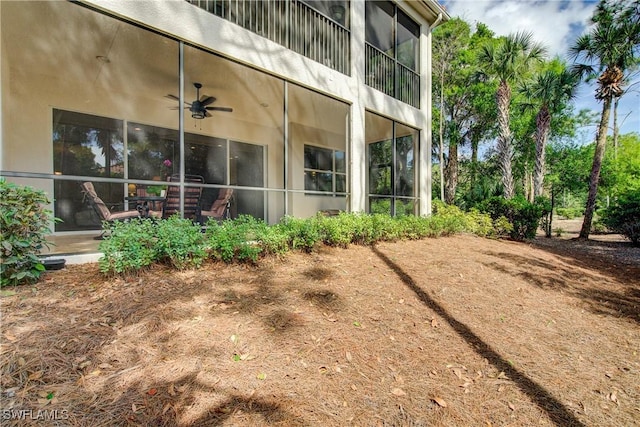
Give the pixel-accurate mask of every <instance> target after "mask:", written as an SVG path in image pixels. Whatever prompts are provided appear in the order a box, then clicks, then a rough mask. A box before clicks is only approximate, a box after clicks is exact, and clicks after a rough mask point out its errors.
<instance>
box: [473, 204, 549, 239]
mask: <svg viewBox="0 0 640 427" xmlns="http://www.w3.org/2000/svg"><path fill="white" fill-rule="evenodd" d="M544 208H545V205H544V201H540V202H538V203H536V204H534V203H530V202H528V201H527V200H526V199H524V198H523V197H521V196H516V197H514V198H512V199H505V198H503V197H492V198H490V199H487V200H485V201H484V202H482V203H481V204H480V205H478V209H479V210H480V211H481V212H485V213H487V214H489V215H490V216H491V219H492V220H494V221H496V220H499V219H500V217H505V218H506V219H507V220H508V221H509V223H510V224H511V227H509V228H511V232H510V233H509V236H510V237H511V238H512V239H515V240H524V239H532V238H534V237H535V236H536V231H537V230H538V224H539V222H540V218H541V217H542V215H543V214H544Z"/></svg>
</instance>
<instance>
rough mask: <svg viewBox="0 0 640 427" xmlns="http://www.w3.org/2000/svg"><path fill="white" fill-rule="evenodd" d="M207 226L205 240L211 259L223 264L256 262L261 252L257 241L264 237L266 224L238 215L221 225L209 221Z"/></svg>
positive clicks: (248, 216)
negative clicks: (220, 261)
mask: <svg viewBox="0 0 640 427" xmlns="http://www.w3.org/2000/svg"><path fill="white" fill-rule="evenodd" d="M207 225H208V227H207V231H206V239H207V242H208V244H209V247H210V250H211V256H212V257H213V258H215V259H219V260H222V261H224V262H233V261H234V260H235V261H251V262H256V261H257V260H258V257H259V256H260V254H261V253H262V251H263V248H262V246H261V245H260V242H259V240H258V239H259V237H260V236H261V235H262V236H265V235H266V232H264V228H265V226H266V224H264V223H263V222H262V221H260V220H258V219H256V218H254V217H252V216H250V215H240V216H239V217H238V218H236V219H233V220H228V221H223V222H222V224H218V223H217V222H216V221H215V220H210V221H209V222H208V223H207ZM261 232H262V234H261Z"/></svg>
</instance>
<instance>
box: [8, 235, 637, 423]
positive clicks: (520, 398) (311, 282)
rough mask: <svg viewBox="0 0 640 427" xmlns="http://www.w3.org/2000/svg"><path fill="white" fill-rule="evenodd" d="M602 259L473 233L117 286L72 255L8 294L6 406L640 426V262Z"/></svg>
mask: <svg viewBox="0 0 640 427" xmlns="http://www.w3.org/2000/svg"><path fill="white" fill-rule="evenodd" d="M587 255H588V253H587ZM587 255H585V254H582V253H576V252H570V251H565V252H562V251H561V249H557V248H555V250H554V251H552V250H551V248H541V247H536V246H532V245H530V244H526V243H513V242H502V241H492V240H487V239H480V238H474V237H470V236H458V237H450V238H442V239H430V240H423V241H414V242H399V243H385V244H381V245H378V246H377V247H375V248H369V247H350V248H349V249H328V248H322V249H321V250H320V251H319V252H316V253H314V254H310V255H305V254H290V255H287V256H286V257H285V258H283V259H267V260H263V261H262V262H261V263H260V265H259V266H256V267H252V266H244V265H232V266H228V265H222V264H209V265H207V266H206V267H205V268H203V269H201V270H197V271H188V272H174V271H170V270H168V269H165V268H161V267H157V268H153V269H152V270H150V271H148V272H145V273H143V274H140V275H139V276H137V277H134V278H127V279H115V280H104V279H103V278H102V277H101V276H100V275H99V274H98V272H97V266H96V265H84V266H73V267H69V268H67V269H65V270H62V271H60V272H55V273H50V274H47V277H46V279H45V280H44V281H43V282H41V283H40V284H38V285H37V286H33V287H21V288H16V289H9V291H13V292H15V294H12V295H7V294H6V293H5V296H3V297H2V298H1V300H0V303H1V309H2V337H1V339H2V349H1V352H0V367H1V374H2V377H1V378H2V385H1V387H2V390H1V391H2V395H1V399H2V400H1V404H2V408H3V409H5V411H6V409H8V408H13V409H14V410H16V411H17V410H33V412H32V414H37V412H36V411H37V410H38V409H41V410H42V409H47V410H53V409H57V410H58V411H59V412H58V415H60V416H62V417H64V419H63V420H60V423H61V425H70V426H92V427H96V426H113V425H141V426H149V425H158V426H177V425H179V426H196V425H202V426H211V425H243V426H246V425H256V426H262V425H283V426H284V425H286V426H291V425H293V426H295V425H301V426H311V425H314V426H315V425H317V426H332V425H333V426H343V425H357V426H370V425H371V426H378V425H379V426H470V425H483V426H502V425H513V426H515V425H518V426H525V425H526V426H529V425H562V426H570V425H576V426H580V425H585V426H621V425H625V426H632V425H638V424H639V423H638V420H639V419H640V389H639V388H638V384H640V328H639V326H640V314H638V313H639V311H640V268H638V266H637V265H635V267H634V266H633V265H631V266H629V265H626V264H625V266H624V268H618V269H616V270H615V271H612V270H611V269H610V268H608V266H607V265H606V264H603V263H602V258H601V257H600V258H599V260H594V259H591V260H590V259H589V258H586V256H587ZM605 261H606V259H605ZM9 294H11V292H9ZM634 309H635V311H634ZM6 413H7V412H3V414H6ZM15 414H17V412H14V415H15ZM49 414H51V413H49ZM6 423H7V424H6V425H21V426H22V425H38V423H37V422H36V421H31V420H21V421H18V420H13V421H12V420H7V421H6ZM3 425H5V424H3Z"/></svg>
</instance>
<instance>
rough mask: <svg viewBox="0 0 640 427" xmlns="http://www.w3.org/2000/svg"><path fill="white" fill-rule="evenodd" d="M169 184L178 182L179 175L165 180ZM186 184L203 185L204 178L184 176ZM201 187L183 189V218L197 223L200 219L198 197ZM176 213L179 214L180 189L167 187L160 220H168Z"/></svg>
mask: <svg viewBox="0 0 640 427" xmlns="http://www.w3.org/2000/svg"><path fill="white" fill-rule="evenodd" d="M167 181H169V182H179V181H180V175H177V174H174V175H171V176H169V177H168V178H167ZM184 182H186V183H199V184H202V183H204V178H203V177H201V176H200V175H185V176H184ZM201 195H202V187H184V217H185V218H190V219H192V220H194V221H198V220H199V217H200V196H201ZM176 212H180V187H179V186H177V185H169V186H168V187H167V199H166V200H165V202H164V208H163V210H162V218H169V217H170V216H171V215H173V214H175V213H176Z"/></svg>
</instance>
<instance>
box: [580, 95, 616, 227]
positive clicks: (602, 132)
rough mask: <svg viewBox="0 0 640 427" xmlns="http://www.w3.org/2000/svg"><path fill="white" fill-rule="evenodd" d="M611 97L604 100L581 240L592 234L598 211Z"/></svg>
mask: <svg viewBox="0 0 640 427" xmlns="http://www.w3.org/2000/svg"><path fill="white" fill-rule="evenodd" d="M611 98H612V97H611V96H607V97H605V98H604V99H603V103H602V115H601V117H600V126H599V127H598V139H597V140H596V152H595V154H594V155H593V165H592V166H591V176H590V177H589V195H588V196H587V206H586V208H585V211H584V221H583V222H582V229H581V230H580V236H579V237H580V238H581V239H588V238H589V233H590V232H591V222H592V221H593V214H594V212H595V210H596V197H597V195H598V181H599V180H600V169H601V168H602V159H604V149H605V146H606V143H607V129H608V127H609V115H610V113H611Z"/></svg>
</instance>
